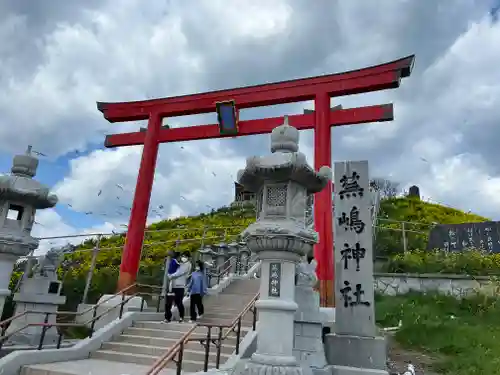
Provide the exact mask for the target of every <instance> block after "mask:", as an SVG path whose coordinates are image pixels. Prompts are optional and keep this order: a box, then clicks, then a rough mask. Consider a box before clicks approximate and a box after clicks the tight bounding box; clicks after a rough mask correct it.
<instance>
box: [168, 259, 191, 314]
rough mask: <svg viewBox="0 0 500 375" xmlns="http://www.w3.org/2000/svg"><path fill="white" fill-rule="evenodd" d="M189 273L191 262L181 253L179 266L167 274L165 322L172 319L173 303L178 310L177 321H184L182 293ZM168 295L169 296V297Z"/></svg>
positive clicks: (183, 293)
mask: <svg viewBox="0 0 500 375" xmlns="http://www.w3.org/2000/svg"><path fill="white" fill-rule="evenodd" d="M190 273H191V262H190V261H189V258H188V257H187V256H186V255H184V254H182V255H181V257H180V262H179V267H178V268H177V270H176V271H175V272H174V273H173V274H170V275H168V276H167V277H168V284H167V285H169V284H170V288H171V289H170V290H171V294H172V295H171V296H169V295H168V294H167V298H166V300H165V322H166V323H168V322H170V321H171V320H172V305H173V304H174V303H175V306H177V310H178V311H179V321H180V322H183V321H184V313H185V310H184V303H183V301H182V300H183V299H184V295H185V288H186V284H187V280H188V278H189V275H190ZM169 297H170V298H169Z"/></svg>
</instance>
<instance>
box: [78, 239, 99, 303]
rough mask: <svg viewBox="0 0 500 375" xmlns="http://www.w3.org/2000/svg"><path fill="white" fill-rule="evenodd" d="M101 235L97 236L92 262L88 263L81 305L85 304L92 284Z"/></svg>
mask: <svg viewBox="0 0 500 375" xmlns="http://www.w3.org/2000/svg"><path fill="white" fill-rule="evenodd" d="M100 242H101V235H98V236H97V240H96V245H95V246H94V249H93V251H92V260H91V261H90V268H89V271H88V273H87V280H86V281H85V290H84V291H83V298H82V303H87V298H88V294H89V290H90V284H91V283H92V277H93V276H94V270H95V265H96V262H97V255H99V251H100Z"/></svg>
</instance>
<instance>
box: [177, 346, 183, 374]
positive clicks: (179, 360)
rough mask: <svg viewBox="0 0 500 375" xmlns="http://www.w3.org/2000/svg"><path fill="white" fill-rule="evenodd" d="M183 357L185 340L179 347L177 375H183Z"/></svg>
mask: <svg viewBox="0 0 500 375" xmlns="http://www.w3.org/2000/svg"><path fill="white" fill-rule="evenodd" d="M183 356H184V340H182V341H181V343H180V345H179V355H178V356H177V366H176V367H177V369H176V370H177V371H176V375H181V374H182V357H183Z"/></svg>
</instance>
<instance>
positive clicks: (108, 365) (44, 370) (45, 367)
mask: <svg viewBox="0 0 500 375" xmlns="http://www.w3.org/2000/svg"><path fill="white" fill-rule="evenodd" d="M148 370H149V366H144V365H137V364H134V363H118V362H110V361H105V360H101V359H81V360H78V361H65V362H55V363H44V364H38V365H29V366H24V367H23V368H22V369H21V372H20V375H84V374H85V375H88V374H91V375H115V374H116V375H119V374H138V375H141V374H146V373H147V371H148ZM160 374H161V375H175V370H174V369H172V368H166V369H164V370H162V371H161V372H160Z"/></svg>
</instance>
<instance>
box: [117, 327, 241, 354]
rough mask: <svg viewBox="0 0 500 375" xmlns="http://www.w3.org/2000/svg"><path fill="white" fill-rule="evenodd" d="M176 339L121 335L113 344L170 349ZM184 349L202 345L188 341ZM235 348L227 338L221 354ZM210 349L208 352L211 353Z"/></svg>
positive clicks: (198, 348) (233, 341) (232, 342)
mask: <svg viewBox="0 0 500 375" xmlns="http://www.w3.org/2000/svg"><path fill="white" fill-rule="evenodd" d="M245 333H246V332H245ZM177 341H178V340H177V339H164V338H159V337H147V336H129V335H121V336H119V337H117V338H116V339H115V340H113V343H122V342H123V343H130V344H135V345H146V346H154V347H157V348H163V349H166V348H171V347H172V346H173V345H175V344H176V343H177ZM185 348H186V349H191V350H200V348H202V345H201V344H200V343H199V342H198V341H190V342H188V343H186V344H185ZM235 348H236V340H234V339H231V338H228V339H226V340H224V341H223V342H222V347H221V353H225V354H232V353H233V352H234V350H235ZM212 350H213V348H212V349H210V351H212Z"/></svg>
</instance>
